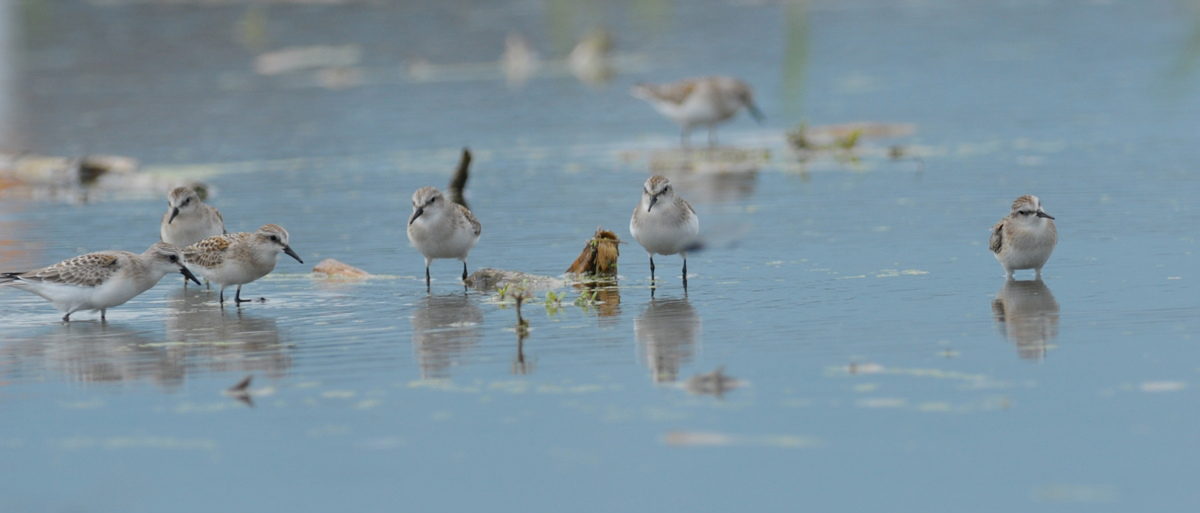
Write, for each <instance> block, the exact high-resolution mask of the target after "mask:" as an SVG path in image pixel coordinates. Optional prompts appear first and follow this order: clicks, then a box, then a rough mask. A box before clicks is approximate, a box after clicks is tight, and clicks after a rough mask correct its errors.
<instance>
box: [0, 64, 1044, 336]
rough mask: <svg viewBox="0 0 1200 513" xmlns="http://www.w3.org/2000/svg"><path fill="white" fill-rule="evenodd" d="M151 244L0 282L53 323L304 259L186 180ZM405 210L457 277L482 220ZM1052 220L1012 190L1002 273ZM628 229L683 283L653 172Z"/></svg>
mask: <svg viewBox="0 0 1200 513" xmlns="http://www.w3.org/2000/svg"><path fill="white" fill-rule="evenodd" d="M632 93H633V95H634V96H636V97H638V98H641V99H643V100H646V101H647V102H649V103H650V104H651V105H653V106H654V108H655V109H656V110H658V112H660V113H661V114H663V115H664V116H666V117H668V118H670V119H671V120H673V121H675V122H676V123H678V124H679V125H680V126H681V127H682V133H681V139H682V143H683V145H684V146H685V147H686V146H687V145H688V144H689V138H688V136H689V134H690V132H691V129H692V127H694V126H700V125H702V126H707V127H708V131H709V144H710V145H713V144H715V141H716V126H717V124H719V123H721V122H723V121H726V120H728V119H730V118H732V117H733V116H734V115H736V114H737V113H738V112H739V111H740V110H742V109H743V108H744V109H746V110H747V111H749V112H750V114H751V115H752V116H754V117H755V119H759V120H761V119H762V114H761V113H760V112H759V110H758V108H757V107H756V106H755V104H754V94H753V91H752V90H751V88H750V87H749V86H748V85H746V83H745V82H742V81H741V80H738V79H735V78H729V77H702V78H691V79H685V80H681V81H678V82H673V83H669V84H661V85H653V84H638V85H635V86H634V87H633V89H632ZM167 203H168V209H167V212H166V213H165V214H163V217H162V222H161V227H160V237H161V242H157V243H155V244H154V245H152V246H150V248H149V249H147V250H146V251H145V252H144V253H142V254H136V253H130V252H128V251H100V252H95V253H88V254H86V255H81V256H77V257H75V258H71V259H68V260H64V261H62V262H59V263H57V264H54V265H51V266H49V267H43V268H41V269H34V270H32V271H24V272H5V273H0V285H3V286H9V287H14V288H18V289H22V290H25V291H28V292H32V293H34V294H37V295H38V296H41V297H42V298H45V299H46V300H47V301H49V302H50V303H51V304H52V305H54V307H55V308H57V309H58V310H60V311H62V312H65V314H64V315H63V321H70V317H71V314H73V313H75V312H77V311H81V310H88V311H96V310H99V311H100V319H101V320H102V321H103V320H105V314H106V313H107V310H108V309H109V308H112V307H114V306H117V305H121V304H123V303H125V302H126V301H129V300H130V299H133V298H134V297H136V296H137V295H138V294H141V293H142V292H145V291H147V290H149V289H150V288H151V287H153V286H154V285H155V284H157V283H158V282H159V280H161V279H162V278H163V276H166V275H167V274H168V273H172V272H179V273H182V274H183V275H184V277H185V281H184V284H185V285H186V284H187V281H186V280H191V281H193V282H195V283H196V284H200V281H199V280H198V279H197V278H196V276H195V274H193V272H194V273H196V274H199V275H200V276H201V277H203V278H204V279H205V280H207V281H208V282H211V283H216V284H217V285H218V286H219V287H220V292H219V301H220V303H221V305H222V306H223V305H224V303H225V288H226V287H228V286H230V285H236V286H237V290H236V292H235V294H234V298H233V300H234V302H235V304H237V305H239V306H240V305H241V304H242V303H244V302H248V301H250V300H248V299H242V297H241V292H242V285H245V284H247V283H250V282H253V281H255V280H257V279H259V278H262V277H263V276H266V275H267V274H268V273H270V272H271V271H272V270H274V269H275V261H276V259H277V257H278V256H279V254H280V253H286V254H287V255H288V256H291V257H292V258H295V259H296V261H298V262H300V263H304V261H303V260H301V259H300V256H299V255H297V254H296V252H295V251H293V250H292V248H291V246H289V245H288V232H287V230H285V229H283V227H281V226H278V225H274V224H267V225H264V226H263V227H261V228H259V229H258V230H256V231H254V232H240V233H226V232H225V223H224V220H223V219H222V217H221V213H220V212H218V211H217V209H216V208H213V207H212V206H210V205H205V204H204V203H203V202H202V201H201V200H200V197H199V196H198V195H197V194H196V192H195V191H194V190H192V189H190V188H188V187H179V188H176V189H174V190H172V191H170V193H169V194H168V195H167ZM412 206H413V212H412V215H411V216H410V217H409V218H408V239H409V240H410V241H411V242H412V244H413V245H414V246H415V247H416V248H417V250H418V251H420V252H421V254H422V255H424V256H425V286H426V290H428V289H429V286H430V278H429V266H430V264H431V263H432V262H433V261H434V260H435V259H438V258H455V259H458V260H460V261H462V262H463V274H462V278H463V279H464V280H466V279H467V263H466V261H467V255H468V254H469V253H470V252H471V249H472V248H474V247H475V243H476V242H478V241H479V235H480V233H481V232H482V225H481V224H480V223H479V220H478V219H476V218H475V216H474V215H473V214H472V213H471V211H470V210H469V209H467V208H466V207H465V206H463V205H461V204H458V203H453V202H450V201H448V200H447V199H446V197H445V196H443V195H442V193H441V191H439V190H438V189H437V188H435V187H422V188H420V189H417V191H416V192H415V193H413V197H412ZM1053 219H1054V218H1053V217H1051V216H1050V215H1048V214H1046V212H1045V211H1044V210H1042V206H1041V202H1040V201H1039V200H1038V198H1037V197H1036V196H1021V197H1020V198H1017V200H1016V201H1015V202H1013V205H1012V211H1011V212H1010V213H1009V214H1008V216H1006V217H1004V218H1003V219H1001V220H1000V222H999V223H997V224H996V226H995V227H994V228H993V229H992V235H991V241H990V244H989V248H990V249H991V250H992V252H993V253H994V254H995V256H996V259H997V260H999V262H1000V264H1001V265H1002V266H1003V267H1004V270H1005V272H1006V273H1007V275H1008V277H1009V278H1010V279H1011V278H1012V275H1013V271H1016V270H1022V269H1034V270H1035V271H1036V273H1037V276H1038V278H1040V277H1041V272H1042V266H1043V265H1045V263H1046V261H1047V260H1048V259H1049V258H1050V254H1051V253H1052V252H1053V251H1054V246H1055V244H1056V243H1057V242H1058V233H1057V231H1056V230H1055V227H1054V221H1053ZM629 232H630V234H631V235H633V238H634V239H635V240H637V242H638V244H640V245H641V246H642V247H643V248H645V250H646V252H647V253H649V255H650V278H651V281H652V282H653V280H654V255H656V254H657V255H676V254H677V255H680V256H681V257H683V273H682V275H683V287H684V289H685V290H686V288H687V250H688V248H689V247H692V244H693V243H694V242H695V240H696V236H697V234H698V233H699V232H700V219H699V217H697V216H696V211H695V210H693V209H692V206H691V205H690V204H688V202H687V201H685V200H684V199H683V198H682V197H680V196H678V195H676V194H675V191H674V189H673V188H672V187H671V183H670V182H669V181H668V180H667V178H665V177H663V176H658V175H656V176H652V177H650V178H649V179H648V180H646V182H645V184H643V186H642V199H641V201H640V202H639V203H638V205H637V207H635V208H634V211H633V217H632V218H631V219H630V221H629Z"/></svg>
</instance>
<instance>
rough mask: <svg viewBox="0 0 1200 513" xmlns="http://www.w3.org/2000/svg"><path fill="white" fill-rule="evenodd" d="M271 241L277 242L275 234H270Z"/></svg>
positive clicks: (277, 238)
mask: <svg viewBox="0 0 1200 513" xmlns="http://www.w3.org/2000/svg"><path fill="white" fill-rule="evenodd" d="M271 242H279V237H276V236H274V235H272V236H271Z"/></svg>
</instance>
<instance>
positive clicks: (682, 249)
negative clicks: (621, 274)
mask: <svg viewBox="0 0 1200 513" xmlns="http://www.w3.org/2000/svg"><path fill="white" fill-rule="evenodd" d="M629 233H630V234H632V235H633V238H634V239H636V240H637V241H638V244H641V245H642V247H643V248H645V249H646V252H647V253H649V254H650V280H651V281H653V280H654V255H655V254H659V255H674V254H679V256H682V257H683V288H685V289H686V288H687V250H688V248H689V247H691V246H692V243H694V242H695V241H696V235H697V234H698V233H700V218H699V217H697V216H696V211H695V210H692V206H691V205H689V204H688V202H687V201H684V199H683V198H681V197H679V196H677V195H676V194H675V189H674V188H672V187H671V182H670V181H668V180H667V178H666V177H664V176H661V175H655V176H651V177H650V178H649V179H647V180H646V183H645V185H644V186H643V187H642V200H641V202H639V203H638V206H637V207H635V208H634V209H633V217H632V218H631V219H630V220H629Z"/></svg>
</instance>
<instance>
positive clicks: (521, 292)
mask: <svg viewBox="0 0 1200 513" xmlns="http://www.w3.org/2000/svg"><path fill="white" fill-rule="evenodd" d="M511 295H512V298H513V301H516V302H517V333H518V334H521V333H529V321H527V320H525V318H524V317H522V316H521V304H522V303H524V302H525V300H526V299H529V298H531V297H533V295H532V294H530V293H529V291H527V290H525V289H524V288H520V289H518V290H517V291H516V292H511Z"/></svg>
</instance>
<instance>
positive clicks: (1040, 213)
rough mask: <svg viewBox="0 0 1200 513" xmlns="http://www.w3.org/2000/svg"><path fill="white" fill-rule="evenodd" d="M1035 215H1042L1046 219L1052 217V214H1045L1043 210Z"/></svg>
mask: <svg viewBox="0 0 1200 513" xmlns="http://www.w3.org/2000/svg"><path fill="white" fill-rule="evenodd" d="M1037 216H1038V217H1044V218H1046V219H1054V216H1052V215H1050V214H1047V213H1045V212H1038V213H1037Z"/></svg>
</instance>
